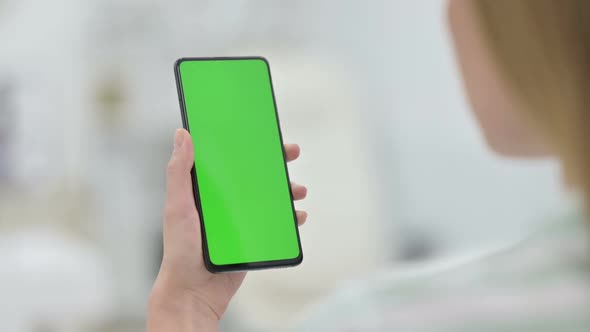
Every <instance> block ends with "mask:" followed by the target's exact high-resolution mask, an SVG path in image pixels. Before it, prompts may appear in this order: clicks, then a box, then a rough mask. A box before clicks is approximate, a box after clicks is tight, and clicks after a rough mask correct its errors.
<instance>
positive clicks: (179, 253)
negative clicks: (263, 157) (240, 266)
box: [147, 129, 307, 332]
mask: <svg viewBox="0 0 590 332" xmlns="http://www.w3.org/2000/svg"><path fill="white" fill-rule="evenodd" d="M285 152H286V155H287V160H288V161H292V160H295V159H297V157H298V156H299V147H298V146H296V145H285ZM193 164H194V148H193V143H192V140H191V138H190V135H189V133H188V132H187V131H186V130H183V129H179V130H177V132H176V136H175V139H174V152H173V153H172V158H171V159H170V162H169V163H168V172H167V188H166V192H167V194H166V206H165V211H164V225H163V237H164V255H163V258H162V264H161V266H160V272H159V274H158V277H157V279H156V281H155V283H154V287H153V289H152V293H151V295H150V300H149V304H148V320H147V329H148V332H170V331H174V332H194V331H203V332H213V331H217V330H218V324H219V320H220V318H221V317H222V316H223V314H224V313H225V310H226V309H227V306H228V304H229V301H230V300H231V298H232V297H233V296H234V294H235V293H236V291H237V290H238V288H239V287H240V285H241V284H242V281H243V280H244V277H245V276H246V273H243V272H241V273H227V274H212V273H210V272H209V271H207V269H206V268H205V263H204V261H203V252H202V247H201V229H200V225H199V213H198V211H197V209H196V207H195V201H194V197H193V188H192V181H191V169H192V167H193ZM292 190H293V198H294V199H296V200H297V199H303V198H304V197H305V195H306V192H307V189H306V188H305V187H304V186H300V185H296V184H293V185H292ZM306 216H307V214H306V213H305V212H300V211H297V220H298V221H299V224H300V225H301V224H302V223H304V222H305V218H306Z"/></svg>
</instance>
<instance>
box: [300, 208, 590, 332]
mask: <svg viewBox="0 0 590 332" xmlns="http://www.w3.org/2000/svg"><path fill="white" fill-rule="evenodd" d="M586 228H587V227H586V225H585V222H584V218H582V217H581V213H578V214H576V216H575V217H574V216H571V217H569V218H564V219H563V220H560V222H559V223H552V224H551V225H550V226H548V227H547V226H546V227H543V228H542V231H540V232H539V233H538V234H536V235H534V236H532V237H530V238H529V239H527V240H525V241H522V242H521V243H519V244H516V245H513V246H510V247H509V248H504V249H502V250H498V251H496V252H494V253H491V254H486V255H485V256H483V257H479V258H477V259H470V260H468V261H467V262H462V263H459V264H453V265H452V266H447V267H444V268H435V269H426V270H422V271H410V272H405V273H403V275H402V274H400V272H398V273H396V275H394V276H390V277H388V276H382V277H379V278H374V279H372V280H369V281H367V280H365V281H363V282H362V283H357V284H351V285H348V286H347V287H344V288H343V289H342V290H341V291H339V292H337V293H336V294H335V295H333V296H332V297H331V298H330V299H329V300H328V301H327V302H326V303H324V304H322V305H319V306H317V307H314V308H311V310H309V312H312V313H313V314H312V315H309V316H308V317H307V319H305V320H304V322H303V323H302V324H300V326H299V327H298V329H297V331H306V332H314V331H321V332H357V331H396V332H402V331H403V332H488V331H489V332H492V331H493V332H527V331H534V332H546V331H547V332H549V331H552V332H578V331H590V260H589V257H590V246H589V242H588V237H587V229H586Z"/></svg>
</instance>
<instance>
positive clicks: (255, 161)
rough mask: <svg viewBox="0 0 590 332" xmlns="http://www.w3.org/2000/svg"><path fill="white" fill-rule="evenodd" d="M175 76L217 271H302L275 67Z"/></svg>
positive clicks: (232, 65) (187, 68) (194, 67)
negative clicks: (278, 268) (238, 267)
mask: <svg viewBox="0 0 590 332" xmlns="http://www.w3.org/2000/svg"><path fill="white" fill-rule="evenodd" d="M176 71H177V75H178V77H177V79H178V80H179V82H180V86H181V94H182V96H183V97H184V112H185V114H186V116H185V119H186V121H187V122H188V129H189V131H190V133H191V136H192V139H193V143H194V148H195V172H196V182H197V186H198V197H199V200H200V205H201V213H202V218H203V223H204V228H205V237H206V243H207V248H206V249H207V250H206V251H208V258H209V259H210V263H212V264H214V265H216V266H224V265H235V264H242V268H246V269H247V268H248V267H249V266H250V264H252V263H255V264H254V265H256V264H261V263H262V265H258V266H256V267H272V266H274V265H277V266H279V265H295V264H297V263H299V261H300V259H301V250H300V248H301V246H300V242H299V235H298V232H297V225H296V218H295V214H294V210H293V203H292V200H291V193H290V187H289V180H288V175H287V169H286V165H285V159H284V154H283V146H282V139H281V134H280V129H279V123H278V118H277V114H276V108H275V101H274V95H273V89H272V83H271V77H270V70H269V66H268V63H267V62H266V60H264V59H263V58H221V59H181V60H179V61H178V62H177V67H176ZM181 104H182V102H181ZM185 126H186V124H185ZM206 256H207V255H206ZM206 258H207V257H206ZM265 263H266V265H265Z"/></svg>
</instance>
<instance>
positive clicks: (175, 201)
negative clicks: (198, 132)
mask: <svg viewBox="0 0 590 332" xmlns="http://www.w3.org/2000/svg"><path fill="white" fill-rule="evenodd" d="M193 164H194V150H193V143H192V139H191V137H190V134H189V133H188V132H187V131H186V130H184V129H178V130H177V131H176V135H175V137H174V152H173V153H172V157H171V158H170V161H169V162H168V171H167V185H166V217H167V218H168V217H171V218H186V217H189V216H191V217H192V216H194V215H195V214H196V208H195V201H194V198H193V188H192V181H191V169H192V167H193Z"/></svg>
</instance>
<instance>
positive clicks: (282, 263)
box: [174, 56, 303, 273]
mask: <svg viewBox="0 0 590 332" xmlns="http://www.w3.org/2000/svg"><path fill="white" fill-rule="evenodd" d="M233 60H261V61H264V63H265V64H266V68H267V69H268V77H269V81H270V89H271V94H272V100H273V105H274V110H275V117H276V124H277V127H278V130H279V138H280V141H281V146H284V142H283V133H282V131H281V125H280V121H279V113H278V107H277V102H276V97H275V93H274V86H273V81H272V74H271V71H270V63H269V61H268V60H267V59H266V58H265V57H263V56H235V57H186V58H180V59H178V60H176V61H175V63H174V77H175V80H176V90H177V91H178V102H179V104H180V115H181V118H182V126H183V127H184V129H186V130H187V131H188V132H189V133H190V128H189V124H188V118H187V112H186V105H185V100H184V93H183V89H182V80H181V73H180V65H181V63H183V62H185V61H233ZM281 150H282V151H283V164H284V166H285V173H286V175H287V186H288V187H289V195H290V198H291V210H292V211H293V220H294V226H295V233H296V235H297V245H298V247H299V256H297V257H295V258H292V259H284V260H273V261H262V262H245V263H237V264H226V265H218V264H214V263H213V262H212V261H211V258H210V256H209V248H208V246H207V234H206V231H205V221H204V217H203V212H202V208H201V197H200V192H199V182H198V177H197V171H196V167H195V165H193V168H192V170H191V178H192V185H193V196H194V199H195V205H196V207H197V211H198V213H199V219H200V227H201V238H202V246H203V260H204V262H205V267H206V268H207V270H209V271H210V272H212V273H222V272H238V271H251V270H262V269H271V268H281V267H292V266H297V265H299V264H301V262H302V261H303V250H302V247H301V238H300V236H299V227H298V224H297V213H296V212H295V204H294V201H293V191H292V190H291V189H292V188H291V178H290V176H289V169H288V167H287V156H286V153H285V149H284V148H283V149H281Z"/></svg>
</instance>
